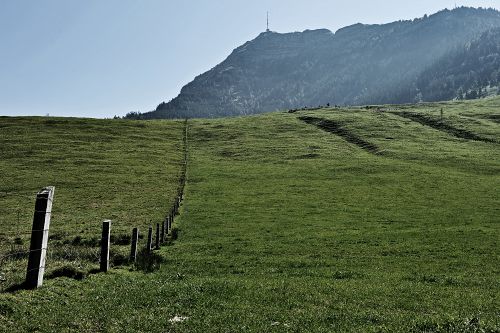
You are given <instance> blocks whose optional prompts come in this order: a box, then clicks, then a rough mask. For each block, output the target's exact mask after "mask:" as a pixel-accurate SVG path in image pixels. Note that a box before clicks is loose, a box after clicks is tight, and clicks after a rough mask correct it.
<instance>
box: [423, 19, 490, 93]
mask: <svg viewBox="0 0 500 333" xmlns="http://www.w3.org/2000/svg"><path fill="white" fill-rule="evenodd" d="M416 87H417V92H418V94H419V95H418V96H416V99H419V98H421V99H422V100H425V101H431V102H433V101H440V100H450V99H475V98H480V97H485V96H487V95H488V94H492V93H496V94H500V89H499V87H500V29H498V28H497V29H492V30H490V31H487V32H485V33H483V34H482V35H481V37H480V38H478V39H476V40H474V41H472V42H471V43H467V45H465V46H464V47H462V48H459V49H458V50H455V51H453V52H450V54H449V55H448V56H444V57H442V58H441V59H440V60H439V61H437V62H436V63H435V64H434V65H433V66H431V67H430V68H428V69H427V70H425V71H423V72H422V73H421V74H420V75H419V77H418V79H417V81H416Z"/></svg>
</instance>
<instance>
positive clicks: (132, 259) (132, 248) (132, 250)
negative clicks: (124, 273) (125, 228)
mask: <svg viewBox="0 0 500 333" xmlns="http://www.w3.org/2000/svg"><path fill="white" fill-rule="evenodd" d="M138 240H139V229H138V228H134V229H132V242H131V245H130V262H132V263H135V260H136V259H137V242H138Z"/></svg>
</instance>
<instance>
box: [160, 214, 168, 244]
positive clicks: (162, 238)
mask: <svg viewBox="0 0 500 333" xmlns="http://www.w3.org/2000/svg"><path fill="white" fill-rule="evenodd" d="M166 224H167V220H166V219H165V220H164V221H163V222H162V223H161V243H162V244H163V243H165V229H166Z"/></svg>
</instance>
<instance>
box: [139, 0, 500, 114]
mask: <svg viewBox="0 0 500 333" xmlns="http://www.w3.org/2000/svg"><path fill="white" fill-rule="evenodd" d="M497 27H500V12H498V11H496V10H494V9H481V8H479V9H475V8H466V7H462V8H457V9H454V10H443V11H440V12H438V13H436V14H434V15H431V16H427V15H426V16H424V17H423V18H418V19H414V20H410V21H398V22H393V23H389V24H383V25H365V24H355V25H352V26H349V27H345V28H342V29H340V30H338V31H337V32H335V33H332V32H331V31H329V30H326V29H321V30H306V31H304V32H294V33H284V34H281V33H276V32H264V33H261V34H260V35H259V36H258V37H257V38H255V39H254V40H252V41H249V42H247V43H245V44H244V45H242V46H240V47H238V48H237V49H235V50H234V51H233V52H232V53H231V55H230V56H229V57H228V58H227V59H226V60H224V61H223V62H222V63H220V64H219V65H217V66H215V67H214V68H213V69H211V70H209V71H208V72H206V73H204V74H201V75H199V76H197V77H196V78H195V79H194V80H193V81H192V82H191V83H189V84H187V85H186V86H184V87H183V88H182V90H181V93H180V94H179V96H177V97H176V98H174V99H173V100H171V101H170V102H168V103H161V104H160V105H159V106H158V107H157V109H156V110H155V111H152V112H149V113H145V114H143V115H142V117H143V118H146V119H152V118H192V117H210V118H212V117H222V116H234V115H247V114H255V113H262V112H268V111H275V110H281V109H290V108H299V107H304V106H317V105H320V104H322V105H324V104H327V103H330V104H339V105H351V104H371V103H404V102H413V101H415V99H416V98H418V99H421V100H426V96H425V95H423V94H422V91H420V90H419V86H418V85H419V83H420V84H421V83H422V79H419V77H420V76H421V75H422V73H424V72H425V71H426V70H427V71H428V70H429V68H432V67H433V66H436V63H439V62H440V61H441V62H442V61H443V58H446V57H449V56H450V53H452V52H454V51H455V50H460V49H461V48H463V47H464V46H466V45H470V44H471V43H472V42H473V41H474V40H476V39H478V38H479V37H480V36H481V35H483V34H484V33H485V32H487V31H489V30H491V29H494V28H497ZM427 75H429V74H427ZM435 95H436V94H435V93H434V92H431V93H429V99H431V98H432V96H435ZM438 95H439V94H438ZM439 96H441V95H439Z"/></svg>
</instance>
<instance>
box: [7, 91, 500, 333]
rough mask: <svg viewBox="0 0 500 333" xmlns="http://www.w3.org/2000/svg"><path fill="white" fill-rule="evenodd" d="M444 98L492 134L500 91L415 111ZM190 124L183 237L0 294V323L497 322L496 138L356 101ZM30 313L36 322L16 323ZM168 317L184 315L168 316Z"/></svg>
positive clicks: (338, 327)
mask: <svg viewBox="0 0 500 333" xmlns="http://www.w3.org/2000/svg"><path fill="white" fill-rule="evenodd" d="M482 104H484V105H482ZM441 107H443V108H444V113H445V117H446V118H447V122H449V123H450V124H453V126H456V127H462V128H466V129H468V130H469V131H471V132H474V133H477V134H480V135H482V136H486V137H489V138H492V139H495V140H498V139H499V137H500V128H499V126H500V125H499V124H498V123H497V122H496V121H495V117H492V114H494V113H496V114H498V109H499V107H500V100H498V99H491V100H486V101H479V102H473V103H472V102H465V103H453V104H444V105H429V106H421V107H420V109H419V110H417V109H415V108H414V107H413V108H411V110H412V111H416V112H423V113H425V114H426V115H428V116H432V117H437V116H438V115H439V109H440V108H441ZM408 108H409V107H408ZM391 111H393V112H395V113H398V112H401V111H402V110H401V109H400V108H396V109H394V110H391ZM407 111H408V110H407ZM304 115H309V116H314V117H318V118H324V119H330V120H335V121H338V122H341V123H342V126H343V127H344V128H346V129H347V130H348V131H349V132H350V133H352V134H353V135H356V136H358V137H361V138H363V139H365V140H366V141H369V142H371V143H373V144H375V145H377V146H378V148H379V150H380V151H381V152H382V153H380V154H372V153H370V152H367V151H365V150H362V149H360V148H359V147H358V146H356V145H354V144H350V143H346V141H345V140H344V139H342V138H341V137H339V136H337V135H334V134H331V133H328V132H325V131H322V130H320V129H318V128H317V127H315V126H314V125H309V124H306V123H304V122H302V121H300V120H299V119H298V117H300V116H304ZM151 126H153V125H151ZM189 133H190V134H189V138H190V141H189V142H190V143H189V147H190V158H189V167H188V185H187V188H186V190H187V198H186V201H185V204H184V206H183V212H182V216H181V219H180V223H181V224H180V228H181V231H180V237H179V240H178V241H177V242H176V243H175V244H174V245H173V246H170V247H168V248H164V249H163V250H162V253H164V255H165V257H166V258H167V259H166V262H165V264H164V265H163V267H162V269H161V270H160V271H157V272H155V273H152V274H148V275H144V274H142V273H137V272H129V271H125V270H115V271H114V272H113V273H111V274H110V275H100V274H99V275H92V276H90V277H89V278H88V279H86V280H84V281H82V282H77V281H73V280H69V279H56V280H51V281H48V282H47V284H46V287H45V288H43V289H42V290H39V291H36V292H28V291H22V292H18V293H15V294H6V295H5V294H4V295H1V296H0V325H2V326H0V327H4V329H5V330H6V331H10V332H13V331H19V332H24V331H29V330H41V331H53V330H78V331H89V332H93V331H97V330H102V331H111V332H118V331H120V332H121V331H131V332H132V331H151V332H165V331H172V332H207V331H214V332H231V331H244V332H307V331H314V332H331V331H353V332H359V331H395V332H397V331H410V330H413V331H427V332H436V331H450V332H452V331H459V330H460V329H462V331H465V330H466V329H470V331H472V330H473V329H474V328H477V327H478V326H481V327H483V328H487V329H488V328H489V329H493V330H495V329H496V330H498V329H500V318H499V313H498V309H499V308H500V299H499V295H498V290H499V288H500V283H499V281H500V269H499V266H498V262H499V259H500V251H499V244H498V240H499V236H500V226H499V221H498V215H499V211H498V201H499V197H500V194H499V191H498V189H499V188H500V180H499V177H498V175H499V172H500V162H499V161H500V148H499V147H500V145H499V144H498V143H486V142H477V141H470V140H464V139H458V138H456V137H453V136H451V135H450V134H448V133H445V132H442V131H439V130H436V129H433V128H431V127H428V126H424V125H421V124H419V123H417V122H414V121H411V120H409V119H406V118H402V117H400V116H398V115H397V114H393V113H388V112H376V111H372V110H355V109H351V110H319V111H307V112H299V113H297V114H284V113H274V114H268V115H262V116H256V117H247V118H235V119H221V120H211V121H204V120H198V121H192V122H190V129H189ZM108 310H109V313H108V312H106V311H108ZM28 314H29V315H30V316H34V317H38V318H42V319H43V320H42V322H40V323H34V322H32V321H27V320H24V318H26V316H27V315H28ZM54 314H57V317H55V316H54ZM175 315H182V316H187V317H189V319H188V320H187V321H185V322H184V323H176V324H174V323H170V322H169V321H168V320H169V319H170V318H172V317H174V316H175ZM473 318H479V319H480V324H477V321H475V320H472V321H471V319H473Z"/></svg>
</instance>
